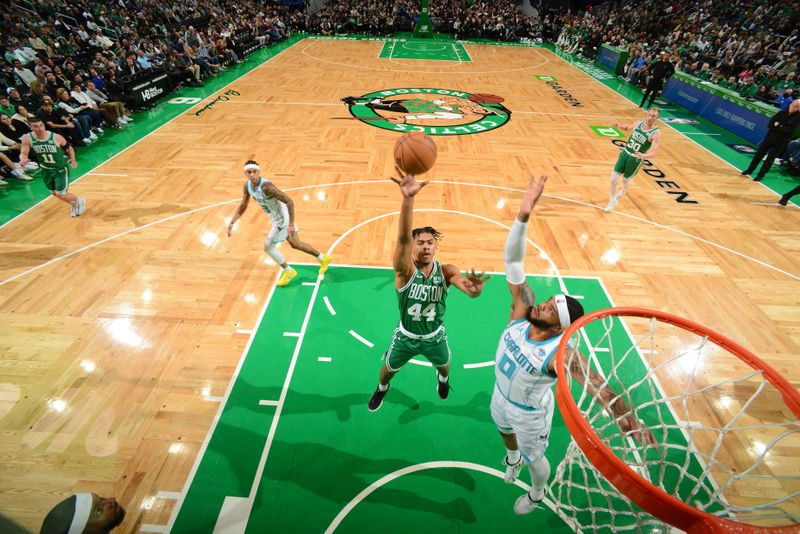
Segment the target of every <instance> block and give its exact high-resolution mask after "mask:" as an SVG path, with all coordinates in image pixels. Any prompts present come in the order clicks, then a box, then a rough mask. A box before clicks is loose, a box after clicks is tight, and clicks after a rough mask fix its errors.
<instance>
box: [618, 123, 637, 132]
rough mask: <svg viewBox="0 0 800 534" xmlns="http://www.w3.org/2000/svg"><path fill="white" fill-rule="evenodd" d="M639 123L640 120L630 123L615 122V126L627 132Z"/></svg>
mask: <svg viewBox="0 0 800 534" xmlns="http://www.w3.org/2000/svg"><path fill="white" fill-rule="evenodd" d="M638 123H639V121H634V122H632V123H629V124H628V123H624V122H615V123H614V128H619V129H620V130H624V131H626V132H627V131H628V130H633V129H634V128H636V125H637V124H638Z"/></svg>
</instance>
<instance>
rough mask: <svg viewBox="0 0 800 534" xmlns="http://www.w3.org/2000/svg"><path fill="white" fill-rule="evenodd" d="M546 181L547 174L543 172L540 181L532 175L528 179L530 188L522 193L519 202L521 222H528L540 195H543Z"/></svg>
mask: <svg viewBox="0 0 800 534" xmlns="http://www.w3.org/2000/svg"><path fill="white" fill-rule="evenodd" d="M545 183H547V175H545V174H543V175H542V176H541V177H540V178H539V181H538V182H537V181H536V177H535V176H533V175H531V178H530V180H529V181H528V189H527V190H526V191H525V193H523V194H522V201H521V202H520V204H519V216H518V219H519V220H520V221H521V222H526V221H527V220H528V217H530V214H531V212H532V211H533V207H534V206H535V205H536V203H537V202H538V201H539V197H541V196H542V191H544V184H545Z"/></svg>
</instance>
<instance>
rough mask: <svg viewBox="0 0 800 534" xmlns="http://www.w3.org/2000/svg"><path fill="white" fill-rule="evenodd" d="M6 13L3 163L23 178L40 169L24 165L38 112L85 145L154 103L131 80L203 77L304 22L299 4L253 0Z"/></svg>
mask: <svg viewBox="0 0 800 534" xmlns="http://www.w3.org/2000/svg"><path fill="white" fill-rule="evenodd" d="M0 19H1V20H2V26H1V27H2V33H1V34H0V38H2V45H3V46H4V49H3V50H2V51H0V54H2V58H0V162H2V163H3V164H5V166H6V167H8V169H10V172H11V174H12V176H14V177H15V178H19V179H22V180H30V179H31V178H30V176H28V175H27V174H26V171H29V170H32V169H33V168H35V165H29V166H27V167H26V168H20V166H19V164H18V161H19V149H20V139H21V137H22V136H23V135H25V134H27V133H28V132H29V131H30V128H29V126H28V119H29V118H31V117H32V116H39V117H41V118H42V119H43V120H44V121H45V124H46V126H47V128H48V130H51V131H54V132H57V133H60V134H62V135H63V136H64V137H65V138H66V139H67V140H68V141H70V143H71V144H72V145H73V146H77V147H81V146H85V145H88V144H91V143H94V142H96V141H98V140H99V139H100V136H101V135H102V134H103V133H104V129H108V128H112V129H122V128H124V127H125V126H126V125H127V124H128V123H129V122H130V121H131V120H132V117H131V112H132V111H136V110H137V108H142V107H147V106H149V105H151V104H148V103H147V102H142V99H137V98H133V97H132V94H131V91H130V88H131V86H132V85H133V84H135V83H139V82H141V81H142V80H147V79H148V77H153V76H156V73H164V74H166V75H167V77H168V79H169V82H170V83H169V86H168V89H167V92H169V91H172V90H177V89H179V88H181V87H183V86H186V85H194V86H199V85H202V84H203V83H204V82H205V81H206V80H207V79H208V78H210V77H214V76H216V75H217V73H218V72H220V71H222V70H225V69H226V68H228V67H229V66H231V65H233V64H237V63H240V62H241V61H242V56H243V55H244V53H245V52H250V51H252V50H254V49H257V48H258V47H261V46H268V45H270V44H272V43H275V42H277V41H279V40H282V39H284V38H286V37H288V36H289V35H290V33H291V31H292V29H293V28H295V27H303V26H305V15H304V14H303V13H302V12H300V11H298V10H296V9H290V8H289V7H288V6H284V5H281V4H264V3H262V2H259V1H254V0H206V1H203V2H197V1H195V0H181V1H177V2H162V1H161V0H123V1H116V2H112V1H100V2H90V1H89V0H58V1H55V0H32V1H22V0H15V1H13V2H10V3H6V2H4V3H2V5H0ZM6 184H7V182H5V181H4V180H2V178H0V185H6Z"/></svg>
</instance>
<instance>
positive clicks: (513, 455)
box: [506, 449, 521, 465]
mask: <svg viewBox="0 0 800 534" xmlns="http://www.w3.org/2000/svg"><path fill="white" fill-rule="evenodd" d="M520 458H521V456H520V454H519V449H514V450H513V451H512V450H511V449H506V461H508V465H514V464H515V463H517V462H519V459H520Z"/></svg>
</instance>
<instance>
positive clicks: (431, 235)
mask: <svg viewBox="0 0 800 534" xmlns="http://www.w3.org/2000/svg"><path fill="white" fill-rule="evenodd" d="M397 172H398V173H400V177H401V178H400V179H399V180H396V179H394V178H392V181H394V182H395V183H396V184H397V185H399V186H400V193H401V194H402V195H403V202H402V204H401V207H400V228H399V230H398V235H397V245H396V246H395V249H394V260H393V264H394V287H395V290H396V291H397V300H398V303H399V307H400V323H399V324H398V326H397V328H396V329H395V331H394V336H393V337H392V342H391V344H390V345H389V348H388V349H387V350H386V352H385V353H384V355H383V359H384V363H383V365H382V366H381V371H380V377H379V381H378V387H377V388H376V389H375V392H374V393H373V394H372V397H370V399H369V411H371V412H374V411H375V410H377V409H378V408H380V407H381V404H382V403H383V398H384V397H385V396H386V393H387V392H388V391H389V381H390V380H391V379H392V377H394V375H395V374H396V373H397V372H398V371H399V370H400V369H401V368H402V367H403V365H405V364H406V362H408V360H410V359H411V358H413V357H414V356H416V355H418V354H419V355H422V356H424V357H425V358H427V359H428V360H429V361H430V362H431V363H432V364H433V365H434V366H435V367H436V376H437V382H436V391H437V393H438V394H439V397H440V398H442V399H446V398H447V395H448V393H449V392H450V382H449V378H448V377H449V375H450V347H449V346H448V344H447V333H446V332H445V329H444V325H443V324H442V321H443V320H444V312H445V299H446V298H447V291H448V290H449V288H450V286H455V287H457V288H458V289H459V290H460V291H462V292H463V293H464V294H466V295H467V296H469V297H471V298H477V297H478V296H480V294H481V291H483V284H484V283H485V282H486V280H488V279H489V278H490V277H489V276H488V275H486V276H484V275H483V274H482V273H477V274H476V273H475V271H474V270H472V271H470V272H469V273H468V274H467V275H466V276H463V275H462V274H461V271H460V270H459V269H458V268H457V267H456V266H455V265H450V264H446V265H442V264H441V263H439V262H438V261H436V260H435V259H434V256H435V254H436V249H437V247H438V244H439V240H440V239H441V234H440V233H439V232H437V231H436V230H435V229H434V228H431V227H430V226H426V227H424V228H414V229H413V230H412V229H411V227H412V219H413V215H414V197H415V196H416V194H417V193H419V191H420V190H421V189H422V188H423V187H425V186H426V185H428V182H427V181H425V182H417V180H416V178H414V176H412V175H410V174H403V173H401V172H400V170H399V169H398V171H397Z"/></svg>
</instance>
